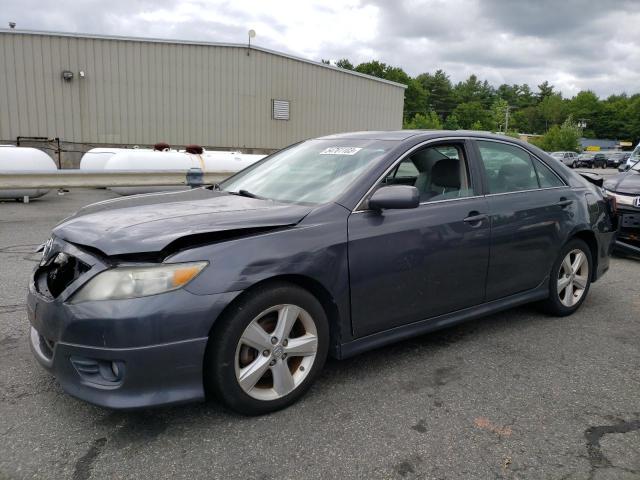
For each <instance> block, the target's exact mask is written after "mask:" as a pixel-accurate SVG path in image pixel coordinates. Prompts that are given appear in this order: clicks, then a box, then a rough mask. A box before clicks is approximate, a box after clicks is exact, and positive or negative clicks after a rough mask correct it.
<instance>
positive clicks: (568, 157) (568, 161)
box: [550, 152, 578, 168]
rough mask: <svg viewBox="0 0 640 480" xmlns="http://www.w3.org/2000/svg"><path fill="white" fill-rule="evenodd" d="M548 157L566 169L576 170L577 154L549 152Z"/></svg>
mask: <svg viewBox="0 0 640 480" xmlns="http://www.w3.org/2000/svg"><path fill="white" fill-rule="evenodd" d="M550 155H551V156H552V157H553V158H556V159H558V160H560V161H561V162H562V163H564V164H565V165H567V166H568V167H571V168H576V167H577V166H578V154H577V153H576V152H551V154H550Z"/></svg>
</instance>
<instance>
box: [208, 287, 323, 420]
mask: <svg viewBox="0 0 640 480" xmlns="http://www.w3.org/2000/svg"><path fill="white" fill-rule="evenodd" d="M328 346H329V327H328V321H327V317H326V314H325V312H324V309H323V308H322V305H320V303H319V302H318V300H317V299H316V298H315V297H314V296H313V295H312V294H311V293H309V292H308V291H306V290H304V289H302V288H300V287H297V286H295V285H290V284H286V283H282V284H276V285H272V286H269V287H267V288H258V289H256V290H255V291H252V292H249V293H248V294H247V295H246V296H245V297H244V298H243V299H241V300H240V301H239V302H238V303H237V304H235V305H234V306H233V307H232V308H231V309H230V310H229V311H228V312H226V314H225V315H224V316H223V318H221V319H220V324H219V325H218V327H217V328H215V329H214V332H213V333H212V335H211V339H210V340H209V346H208V347H207V355H206V359H205V378H204V381H205V386H206V388H207V391H208V392H209V393H213V394H215V396H217V397H218V398H219V399H220V400H221V401H222V402H223V403H224V404H225V405H226V406H227V407H229V408H231V409H233V410H236V411H237V412H239V413H243V414H246V415H261V414H264V413H269V412H272V411H275V410H279V409H281V408H284V407H286V406H288V405H290V404H292V403H293V402H295V401H296V400H297V399H298V398H300V397H301V396H302V395H303V394H304V393H305V392H306V391H307V390H308V389H309V387H310V386H311V384H312V383H313V381H314V380H315V378H316V377H317V375H318V373H319V372H320V370H321V369H322V367H323V365H324V362H325V360H326V357H327V351H328Z"/></svg>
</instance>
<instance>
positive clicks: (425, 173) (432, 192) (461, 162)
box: [382, 144, 474, 202]
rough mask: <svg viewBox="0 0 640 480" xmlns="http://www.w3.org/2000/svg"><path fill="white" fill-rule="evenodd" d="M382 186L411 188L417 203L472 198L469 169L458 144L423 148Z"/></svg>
mask: <svg viewBox="0 0 640 480" xmlns="http://www.w3.org/2000/svg"><path fill="white" fill-rule="evenodd" d="M382 184H383V185H411V186H415V187H416V188H417V189H418V192H419V193H420V202H435V201H439V200H447V199H453V198H462V197H470V196H473V195H474V193H473V190H472V188H471V182H470V181H469V169H468V167H467V161H466V157H465V155H464V150H463V148H462V146H461V145H457V144H443V145H435V146H430V147H426V148H422V149H420V150H417V151H415V152H413V153H412V154H411V155H409V156H407V157H406V158H405V159H404V160H403V161H402V162H400V163H399V164H398V165H397V166H396V167H395V168H394V169H393V170H391V172H390V173H389V175H387V177H386V178H385V179H384V180H383V181H382Z"/></svg>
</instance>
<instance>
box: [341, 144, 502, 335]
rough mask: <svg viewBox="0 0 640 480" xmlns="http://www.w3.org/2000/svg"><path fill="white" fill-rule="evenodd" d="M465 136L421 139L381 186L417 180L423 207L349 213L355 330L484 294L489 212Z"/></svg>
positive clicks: (383, 326) (388, 324)
mask: <svg viewBox="0 0 640 480" xmlns="http://www.w3.org/2000/svg"><path fill="white" fill-rule="evenodd" d="M468 145H469V144H468V143H466V142H465V141H464V140H458V141H452V142H444V143H438V144H433V143H430V144H429V145H428V146H424V147H418V148H417V149H415V150H414V151H412V152H411V153H410V154H408V155H407V156H405V157H404V158H402V159H400V160H398V162H397V163H396V164H395V165H394V166H393V167H392V168H391V169H390V170H389V172H388V173H387V175H386V176H385V177H384V178H383V179H382V180H381V181H380V182H379V183H378V185H377V186H382V185H390V184H403V185H414V186H416V187H417V188H418V190H419V191H420V194H421V203H420V206H419V207H418V208H415V209H407V210H384V211H382V212H377V211H371V210H356V211H355V212H354V213H352V214H351V216H350V217H349V222H348V228H349V272H350V284H351V306H352V312H351V313H352V325H353V334H354V336H355V337H361V336H364V335H368V334H372V333H376V332H379V331H383V330H387V329H390V328H393V327H397V326H400V325H405V324H409V323H412V322H415V321H419V320H423V319H427V318H431V317H435V316H437V315H441V314H443V313H448V312H452V311H455V310H460V309H463V308H466V307H470V306H473V305H477V304H480V303H482V302H483V301H484V295H485V291H484V290H485V280H486V274H487V264H488V255H489V238H490V234H489V220H488V216H487V215H486V214H487V213H488V207H487V201H486V199H485V198H484V197H483V196H482V195H481V192H480V182H479V176H480V173H479V170H476V169H475V168H473V165H471V164H470V162H469V156H468V155H467V152H468Z"/></svg>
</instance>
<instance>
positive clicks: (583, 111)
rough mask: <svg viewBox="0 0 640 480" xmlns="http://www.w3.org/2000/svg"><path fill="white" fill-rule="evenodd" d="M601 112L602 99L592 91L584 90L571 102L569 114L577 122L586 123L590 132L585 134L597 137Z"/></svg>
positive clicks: (587, 131)
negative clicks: (596, 132)
mask: <svg viewBox="0 0 640 480" xmlns="http://www.w3.org/2000/svg"><path fill="white" fill-rule="evenodd" d="M601 111H602V108H601V106H600V99H599V98H598V96H597V95H596V94H595V93H593V92H592V91H591V90H583V91H581V92H579V93H578V94H577V95H576V96H575V97H573V98H572V99H571V100H570V101H569V113H571V115H573V118H575V119H576V120H577V121H584V122H586V124H587V128H588V129H589V130H586V131H585V134H587V133H588V134H589V135H590V136H592V135H595V130H596V128H597V125H598V122H599V121H600V119H601V118H600V116H601Z"/></svg>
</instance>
